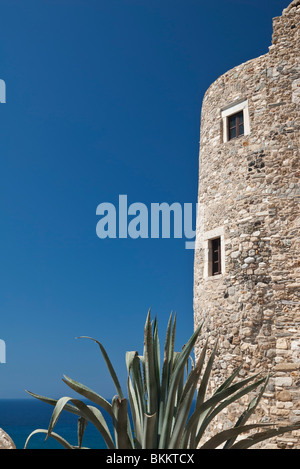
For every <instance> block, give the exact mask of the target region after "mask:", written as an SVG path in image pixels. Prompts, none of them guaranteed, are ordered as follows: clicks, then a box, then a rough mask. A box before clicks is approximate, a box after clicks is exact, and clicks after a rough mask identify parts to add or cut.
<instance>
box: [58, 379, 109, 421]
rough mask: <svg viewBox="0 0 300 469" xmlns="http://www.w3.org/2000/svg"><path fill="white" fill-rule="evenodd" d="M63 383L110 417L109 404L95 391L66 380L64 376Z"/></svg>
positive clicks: (72, 380) (71, 380)
mask: <svg viewBox="0 0 300 469" xmlns="http://www.w3.org/2000/svg"><path fill="white" fill-rule="evenodd" d="M63 382H64V383H66V384H67V385H68V386H69V387H70V388H71V389H73V390H74V391H76V392H78V394H80V395H82V396H84V397H85V398H86V399H89V400H90V401H92V402H94V404H97V405H99V406H100V407H102V408H103V409H104V410H105V411H106V412H107V413H108V414H109V415H110V416H112V410H111V404H110V403H109V402H108V401H107V400H106V399H104V398H103V397H102V396H99V394H97V393H96V392H95V391H93V390H92V389H90V388H88V387H87V386H85V385H84V384H81V383H79V382H78V381H75V380H74V379H71V378H68V376H66V375H64V378H63Z"/></svg>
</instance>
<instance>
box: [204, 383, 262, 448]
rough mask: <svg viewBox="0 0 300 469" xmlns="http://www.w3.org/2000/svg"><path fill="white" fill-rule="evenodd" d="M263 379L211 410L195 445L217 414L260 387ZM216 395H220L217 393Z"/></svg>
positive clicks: (232, 395) (235, 393)
mask: <svg viewBox="0 0 300 469" xmlns="http://www.w3.org/2000/svg"><path fill="white" fill-rule="evenodd" d="M265 379H266V378H262V379H260V380H259V381H256V382H255V383H252V384H250V385H249V386H246V387H244V388H243V389H241V390H239V391H237V392H234V393H233V394H231V396H230V397H229V398H228V399H226V400H224V401H223V402H221V403H220V404H219V405H218V406H217V407H216V408H215V409H214V410H211V411H210V414H209V415H208V417H207V418H206V419H205V421H204V422H203V424H202V426H201V428H200V430H199V433H198V435H197V438H196V443H198V442H199V441H200V438H201V437H202V435H203V433H204V431H205V429H206V428H207V426H208V425H209V423H210V422H211V421H212V420H213V419H214V418H215V417H216V415H217V414H219V413H220V412H221V410H223V409H225V408H226V407H228V406H229V405H230V404H232V403H233V402H235V401H237V400H239V399H240V398H241V397H243V396H245V395H246V394H249V393H250V392H252V391H253V390H254V389H256V388H257V387H258V386H260V385H261V384H262V383H263V382H264V381H265ZM245 381H246V380H245ZM238 384H242V382H241V383H238ZM232 388H233V386H231V387H230V388H227V391H228V390H229V391H230V390H231V389H232ZM225 391H226V389H225V390H223V391H221V392H225ZM218 394H220V393H218ZM218 394H215V396H218ZM219 402H220V401H219ZM214 407H215V405H213V406H212V409H213V408H214Z"/></svg>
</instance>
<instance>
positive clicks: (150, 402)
mask: <svg viewBox="0 0 300 469" xmlns="http://www.w3.org/2000/svg"><path fill="white" fill-rule="evenodd" d="M144 357H145V378H146V386H147V413H148V414H151V415H152V414H155V413H156V412H157V408H158V403H157V398H158V396H157V383H156V376H157V370H155V360H154V350H153V339H152V327H151V317H150V311H149V313H148V315H147V320H146V324H145V338H144Z"/></svg>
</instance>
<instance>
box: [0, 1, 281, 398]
mask: <svg viewBox="0 0 300 469" xmlns="http://www.w3.org/2000/svg"><path fill="white" fill-rule="evenodd" d="M289 3H290V2H289V0H226V1H224V0H214V1H211V2H206V1H204V0H26V1H24V0H1V5H0V7H1V27H0V64H1V65H0V78H1V79H3V80H5V82H6V86H7V98H6V99H7V102H6V104H0V121H1V125H0V136H1V138H0V158H1V169H0V210H1V234H0V236H1V261H0V311H1V323H0V339H2V340H4V341H5V343H6V353H7V357H6V363H5V364H0V398H10V397H12V398H16V397H18V398H19V397H20V398H23V397H26V394H25V389H29V390H31V391H33V392H36V393H39V394H44V395H48V396H51V397H60V396H62V395H73V394H72V392H71V390H70V391H69V388H68V387H67V386H66V385H65V384H64V383H62V381H61V378H62V375H63V374H66V375H68V376H70V377H72V378H74V379H76V380H78V381H81V382H83V383H85V384H86V385H88V386H90V387H92V388H94V389H95V390H96V391H98V392H99V393H100V394H102V395H103V396H105V397H112V395H114V388H113V386H112V384H111V380H110V377H109V375H108V374H107V372H106V368H105V364H104V361H103V359H102V357H101V355H100V352H99V350H98V348H97V346H96V345H95V344H94V343H93V342H91V341H87V340H76V339H75V337H77V336H80V335H88V336H92V337H94V338H96V339H98V340H99V341H101V342H102V343H103V345H104V346H105V348H106V349H107V352H108V354H109V355H110V357H111V360H112V362H113V364H114V366H115V368H116V371H117V373H118V374H119V376H120V380H121V382H122V384H123V385H124V388H125V387H126V379H125V377H126V372H125V352H126V351H128V350H138V351H139V352H140V353H142V349H143V327H144V323H145V319H146V314H147V311H148V309H149V308H150V307H151V308H152V314H153V316H154V315H157V317H158V322H159V330H160V339H161V342H162V343H163V342H164V336H165V328H166V324H167V320H168V317H169V314H170V312H171V311H172V310H173V311H177V314H178V329H177V331H178V332H177V349H180V348H181V346H182V345H183V344H184V343H185V341H186V340H187V339H188V338H189V337H190V335H191V334H192V332H193V251H192V250H186V249H185V244H184V240H182V239H137V240H132V239H106V240H101V239H99V238H98V237H97V236H96V224H97V221H98V219H99V217H97V216H96V208H97V206H98V204H100V203H102V202H111V203H114V204H116V206H117V205H118V197H119V194H126V195H127V196H128V202H129V204H130V203H133V202H143V203H145V204H146V205H147V206H150V204H151V203H152V202H167V203H169V204H171V203H173V202H179V203H181V204H183V203H193V204H195V203H196V198H197V185H198V151H199V148H198V147H199V132H200V112H201V103H202V99H203V95H204V93H205V91H206V89H207V88H208V86H209V85H210V84H211V83H212V82H213V81H214V80H216V79H217V78H218V77H219V76H220V75H222V74H223V73H225V72H226V71H227V70H229V69H231V68H233V67H235V66H236V65H239V64H240V63H243V62H245V61H247V60H250V59H252V58H254V57H257V56H259V55H262V54H265V53H266V52H268V47H269V46H270V45H271V37H272V18H273V17H275V16H280V15H281V12H282V10H283V8H285V7H286V6H287V5H288V4H289Z"/></svg>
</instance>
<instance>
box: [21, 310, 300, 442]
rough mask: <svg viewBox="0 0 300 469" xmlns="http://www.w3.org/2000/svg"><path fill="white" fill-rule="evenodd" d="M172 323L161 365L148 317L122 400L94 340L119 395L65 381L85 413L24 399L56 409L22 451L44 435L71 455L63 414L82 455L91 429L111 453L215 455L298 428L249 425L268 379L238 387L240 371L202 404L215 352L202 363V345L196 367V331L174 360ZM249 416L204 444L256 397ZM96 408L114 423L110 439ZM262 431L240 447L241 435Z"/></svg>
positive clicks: (66, 402)
mask: <svg viewBox="0 0 300 469" xmlns="http://www.w3.org/2000/svg"><path fill="white" fill-rule="evenodd" d="M175 331H176V315H174V317H173V314H171V316H170V319H169V322H168V326H167V332H166V339H165V344H164V357H163V360H162V367H161V359H160V342H159V337H158V327H157V320H156V319H155V320H154V321H153V322H152V320H151V316H150V311H149V313H148V315H147V319H146V324H145V330H144V354H143V355H142V356H140V355H139V354H138V352H136V351H135V352H127V353H126V365H127V372H128V378H127V394H128V398H126V397H125V396H124V394H123V391H122V389H121V386H120V383H119V380H118V377H117V375H116V373H115V370H114V368H113V366H112V364H111V361H110V359H109V357H108V354H107V353H106V350H105V349H104V347H103V345H102V344H101V343H100V342H98V341H97V340H95V339H93V338H91V337H84V338H86V339H90V340H92V341H94V342H95V343H96V344H97V345H98V346H99V348H100V351H101V353H102V356H103V358H104V360H105V362H106V365H107V367H108V370H109V372H110V375H111V377H112V380H113V382H114V385H115V388H116V392H117V395H116V396H115V397H114V398H113V399H112V402H111V403H110V402H108V401H107V400H106V399H104V398H103V397H101V396H100V395H99V394H98V393H96V392H95V391H93V390H92V389H90V388H88V387H86V386H84V385H83V384H81V383H79V382H77V381H75V380H73V379H71V378H69V377H67V376H64V378H63V381H64V382H65V383H66V384H67V385H68V386H69V387H70V388H71V389H72V390H74V391H76V392H77V393H78V394H79V395H80V396H83V397H84V398H85V399H88V401H90V402H91V403H93V405H88V404H86V403H85V402H83V401H81V400H80V399H74V398H70V397H62V398H60V399H58V400H57V399H51V398H47V397H43V396H39V395H37V394H34V393H32V392H29V391H28V392H29V394H30V395H32V396H33V397H35V398H37V399H39V400H41V401H43V402H46V403H48V404H51V405H53V406H54V411H53V414H52V417H51V420H50V423H49V427H48V429H47V430H45V429H38V430H35V431H34V432H32V433H31V434H30V435H29V437H28V438H27V441H26V443H25V448H26V447H27V445H28V442H29V440H30V438H31V437H32V436H33V435H34V434H36V433H45V434H46V439H47V438H48V437H50V436H51V437H52V438H54V439H56V440H57V441H59V442H60V443H61V444H62V445H63V446H64V447H65V448H68V449H74V448H75V446H73V445H71V444H70V443H68V442H67V441H66V440H65V439H63V438H62V437H61V436H60V435H58V434H56V433H55V432H54V431H53V430H54V427H55V424H56V422H57V420H58V418H59V416H60V414H61V412H62V411H63V410H65V411H68V412H71V413H73V414H75V415H77V416H78V446H76V448H82V441H83V435H84V430H85V427H86V424H87V422H91V423H92V424H93V425H94V426H95V427H96V428H97V430H98V431H99V432H100V433H101V435H102V437H103V439H104V441H105V443H106V446H107V448H108V449H175V448H176V449H195V448H199V449H201V448H202V449H215V448H217V447H220V446H221V445H222V447H223V448H225V449H247V448H249V447H251V446H253V445H255V444H257V443H259V442H261V441H263V440H266V439H269V438H272V437H274V436H277V435H280V434H282V433H285V432H288V431H292V430H295V429H297V428H300V423H299V424H298V425H294V426H286V427H278V426H276V425H271V426H272V427H274V428H268V429H267V430H265V431H261V430H262V428H263V427H269V426H270V424H257V423H256V424H246V422H247V421H248V419H249V417H250V416H251V415H252V414H253V412H254V411H255V409H256V407H257V405H258V403H259V401H260V399H261V397H262V395H263V393H264V390H265V387H266V385H267V382H268V379H269V376H268V375H267V376H264V377H259V375H254V376H251V377H248V378H246V379H243V380H241V381H237V382H235V379H236V378H237V377H238V374H239V371H240V368H238V369H236V370H235V371H234V373H233V374H232V375H231V376H230V377H229V378H228V379H226V380H225V381H224V382H223V383H222V385H221V386H220V387H219V388H218V389H217V390H216V391H215V393H214V394H213V395H212V396H211V397H208V398H206V394H207V389H208V383H209V379H210V376H211V372H212V368H213V364H214V361H215V358H216V352H217V345H216V346H215V348H214V350H213V351H212V353H211V355H210V357H209V358H207V343H206V344H205V346H204V347H203V350H202V352H201V354H200V356H199V358H198V360H197V362H196V363H194V361H193V359H192V358H191V353H192V350H193V348H194V345H195V342H196V340H197V338H198V336H199V334H200V331H201V326H200V327H199V328H198V329H197V330H196V331H195V332H194V333H193V335H192V336H191V338H190V339H189V341H188V342H187V344H186V345H185V346H184V347H183V348H182V350H181V352H175V349H174V346H175ZM254 390H256V395H255V397H254V398H253V399H252V400H251V402H250V404H249V406H248V408H247V409H246V410H245V411H244V412H243V414H242V415H241V416H240V417H239V418H238V420H237V422H236V425H235V426H234V427H233V428H231V429H229V430H225V431H221V432H220V433H217V434H216V435H214V436H213V437H211V438H209V439H206V440H207V441H205V443H202V442H203V440H204V437H205V431H206V429H207V427H208V425H209V424H210V423H211V422H212V420H213V419H214V418H216V416H217V415H218V414H219V413H220V412H221V411H222V410H224V409H225V408H226V407H228V406H229V405H230V404H232V403H233V402H235V401H238V400H239V399H241V398H242V397H243V396H245V395H247V394H250V393H253V391H254ZM99 407H100V408H101V409H103V410H105V411H106V412H107V413H108V415H109V418H111V419H112V424H113V433H114V434H113V435H112V434H111V432H110V430H109V427H108V425H107V422H106V420H105V418H104V416H103V414H102V412H101V411H100V409H99ZM255 428H256V429H259V431H258V432H256V433H254V434H253V433H252V434H251V436H248V437H246V438H244V439H239V441H237V437H239V438H240V435H242V434H244V433H245V432H249V431H250V430H253V429H255Z"/></svg>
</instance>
